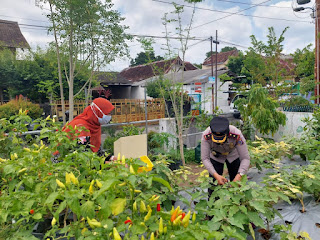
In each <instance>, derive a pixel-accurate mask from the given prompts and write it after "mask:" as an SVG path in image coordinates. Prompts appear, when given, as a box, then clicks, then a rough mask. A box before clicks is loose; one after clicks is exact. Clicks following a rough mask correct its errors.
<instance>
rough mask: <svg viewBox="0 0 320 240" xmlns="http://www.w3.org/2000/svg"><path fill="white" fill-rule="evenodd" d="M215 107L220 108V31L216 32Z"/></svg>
mask: <svg viewBox="0 0 320 240" xmlns="http://www.w3.org/2000/svg"><path fill="white" fill-rule="evenodd" d="M215 79H216V81H215V85H216V86H215V104H214V106H215V107H218V30H216V76H215Z"/></svg>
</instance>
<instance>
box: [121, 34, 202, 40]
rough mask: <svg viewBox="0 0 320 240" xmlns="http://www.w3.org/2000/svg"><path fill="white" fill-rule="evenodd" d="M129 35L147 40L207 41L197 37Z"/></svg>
mask: <svg viewBox="0 0 320 240" xmlns="http://www.w3.org/2000/svg"><path fill="white" fill-rule="evenodd" d="M127 35H129V36H132V37H147V38H163V39H167V38H170V39H178V40H180V39H188V40H206V39H207V38H206V39H203V38H196V37H188V38H186V37H171V36H153V35H138V34H130V33H128V34H127Z"/></svg>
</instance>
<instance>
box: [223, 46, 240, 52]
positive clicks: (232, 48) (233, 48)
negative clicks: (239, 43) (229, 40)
mask: <svg viewBox="0 0 320 240" xmlns="http://www.w3.org/2000/svg"><path fill="white" fill-rule="evenodd" d="M232 50H237V48H236V47H229V46H225V47H223V48H221V50H220V52H222V53H223V52H229V51H232Z"/></svg>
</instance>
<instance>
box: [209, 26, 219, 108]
mask: <svg viewBox="0 0 320 240" xmlns="http://www.w3.org/2000/svg"><path fill="white" fill-rule="evenodd" d="M212 43H215V44H216V64H215V65H216V71H215V82H214V83H212V91H211V95H212V113H213V112H214V109H215V107H217V86H218V83H217V81H218V44H219V42H218V30H216V40H213V37H212V36H211V37H210V46H211V77H213V53H212ZM214 85H215V87H214ZM214 90H215V91H214Z"/></svg>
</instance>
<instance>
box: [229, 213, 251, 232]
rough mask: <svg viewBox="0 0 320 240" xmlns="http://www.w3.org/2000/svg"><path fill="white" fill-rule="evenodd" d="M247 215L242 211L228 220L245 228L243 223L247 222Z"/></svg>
mask: <svg viewBox="0 0 320 240" xmlns="http://www.w3.org/2000/svg"><path fill="white" fill-rule="evenodd" d="M247 220H248V218H247V216H246V215H245V214H243V213H241V212H238V213H236V214H235V215H234V216H233V217H229V218H228V221H229V223H231V224H232V225H234V226H237V227H239V228H241V229H242V230H244V227H243V224H245V223H247Z"/></svg>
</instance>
